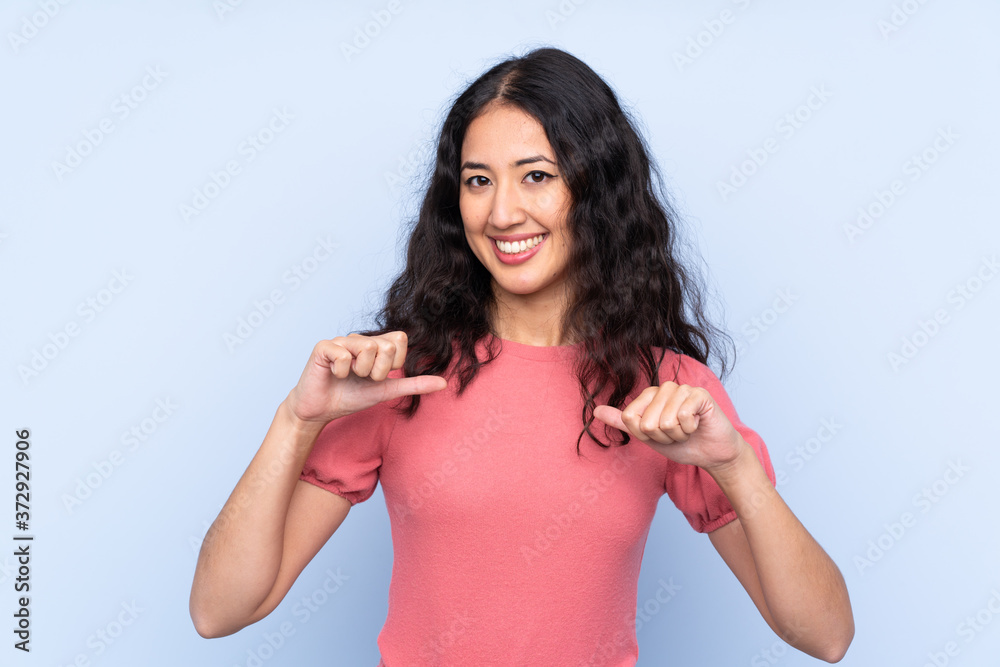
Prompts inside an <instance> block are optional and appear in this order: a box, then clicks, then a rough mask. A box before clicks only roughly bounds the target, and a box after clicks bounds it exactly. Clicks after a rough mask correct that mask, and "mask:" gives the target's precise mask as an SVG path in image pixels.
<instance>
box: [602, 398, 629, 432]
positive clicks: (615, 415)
mask: <svg viewBox="0 0 1000 667" xmlns="http://www.w3.org/2000/svg"><path fill="white" fill-rule="evenodd" d="M594 418H595V419H600V420H601V421H602V422H604V423H605V424H607V425H608V426H613V427H615V428H616V429H618V430H620V431H625V432H626V433H628V426H626V425H625V422H623V421H622V411H621V410H619V409H618V408H613V407H611V406H610V405H598V406H597V407H595V408H594Z"/></svg>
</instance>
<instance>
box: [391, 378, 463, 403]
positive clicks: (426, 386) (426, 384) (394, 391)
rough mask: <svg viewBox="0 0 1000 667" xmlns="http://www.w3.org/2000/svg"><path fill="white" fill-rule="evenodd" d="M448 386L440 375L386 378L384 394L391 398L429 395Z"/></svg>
mask: <svg viewBox="0 0 1000 667" xmlns="http://www.w3.org/2000/svg"><path fill="white" fill-rule="evenodd" d="M447 386H448V381H447V380H445V379H444V378H443V377H441V376H440V375H416V376H414V377H404V378H388V379H386V380H385V391H386V394H388V395H389V396H391V397H392V398H399V397H400V396H409V395H411V394H430V393H431V392H435V391H441V390H442V389H444V388H445V387H447Z"/></svg>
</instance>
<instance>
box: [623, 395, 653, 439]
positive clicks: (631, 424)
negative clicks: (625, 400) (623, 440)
mask: <svg viewBox="0 0 1000 667" xmlns="http://www.w3.org/2000/svg"><path fill="white" fill-rule="evenodd" d="M655 395H656V387H649V388H647V389H643V390H642V392H640V394H639V395H638V396H636V397H635V400H633V401H632V402H631V403H629V404H628V405H626V406H625V409H624V410H622V422H623V423H624V424H625V426H626V427H627V429H626V430H627V431H628V432H629V433H630V434H631V435H633V436H635V437H636V438H638V439H639V440H641V441H643V442H649V440H650V437H649V436H648V435H646V434H645V433H644V432H643V430H642V426H641V425H640V423H639V422H640V420H641V419H642V415H643V414H644V413H645V411H646V407H647V406H648V405H649V403H650V401H652V400H653V396H655Z"/></svg>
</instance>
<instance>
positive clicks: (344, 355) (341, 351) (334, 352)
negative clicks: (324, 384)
mask: <svg viewBox="0 0 1000 667" xmlns="http://www.w3.org/2000/svg"><path fill="white" fill-rule="evenodd" d="M334 340H336V339H334ZM334 340H323V341H320V342H319V343H317V344H316V348H315V350H314V351H313V354H314V358H315V360H316V363H317V364H318V365H320V366H323V367H325V368H329V369H330V372H331V373H333V375H334V376H335V377H338V378H340V379H344V378H346V377H347V376H348V374H350V372H351V362H352V361H353V360H354V356H353V355H352V354H351V352H350V350H348V349H347V348H345V347H343V346H341V345H338V344H337V343H335V342H334Z"/></svg>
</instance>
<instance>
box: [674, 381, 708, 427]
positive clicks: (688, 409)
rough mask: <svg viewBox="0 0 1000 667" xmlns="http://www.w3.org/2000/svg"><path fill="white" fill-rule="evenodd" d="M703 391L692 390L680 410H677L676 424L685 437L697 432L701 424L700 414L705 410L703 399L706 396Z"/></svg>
mask: <svg viewBox="0 0 1000 667" xmlns="http://www.w3.org/2000/svg"><path fill="white" fill-rule="evenodd" d="M707 393H708V392H706V391H705V390H704V389H700V390H699V389H697V388H696V389H694V390H692V392H691V394H690V395H689V396H688V397H687V399H686V400H685V401H684V403H682V404H681V406H680V408H678V409H677V423H678V424H679V425H680V428H681V430H682V431H684V433H686V434H687V435H689V436H690V435H691V434H692V433H694V432H695V431H697V430H698V424H700V423H701V414H702V412H703V411H704V409H705V399H706V396H704V394H707Z"/></svg>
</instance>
